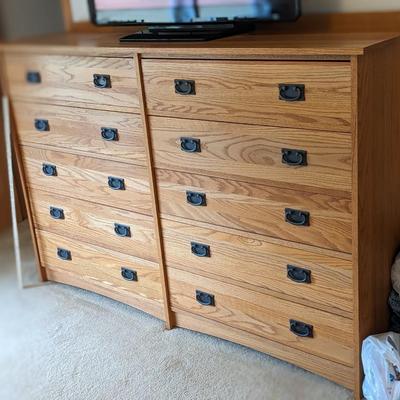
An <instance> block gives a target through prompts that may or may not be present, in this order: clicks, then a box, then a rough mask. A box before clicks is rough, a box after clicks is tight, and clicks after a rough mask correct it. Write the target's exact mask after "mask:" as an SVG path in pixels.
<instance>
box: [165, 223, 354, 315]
mask: <svg viewBox="0 0 400 400" xmlns="http://www.w3.org/2000/svg"><path fill="white" fill-rule="evenodd" d="M162 227H163V234H164V235H163V238H164V248H165V254H166V262H167V264H168V265H169V266H171V267H174V268H178V269H183V270H186V271H188V272H193V273H196V274H200V275H204V276H206V277H213V276H218V277H219V279H220V280H222V281H224V282H230V283H232V284H234V285H239V286H243V287H245V288H251V289H252V290H260V291H261V292H264V293H271V292H273V294H274V295H278V296H282V297H283V298H288V299H291V300H292V301H295V302H299V303H302V304H305V305H308V306H314V307H316V308H320V309H324V310H326V311H328V312H332V313H335V314H340V315H343V316H346V317H349V318H352V316H353V284H352V280H353V268H352V264H351V262H350V261H347V260H343V259H339V258H335V257H332V256H328V255H323V254H318V253H315V252H312V251H306V250H303V249H298V248H295V247H292V248H291V247H287V246H284V245H282V244H275V243H271V242H268V239H267V238H265V239H264V240H262V239H258V240H257V239H255V238H249V237H247V236H241V235H240V234H232V233H227V232H223V231H221V230H217V229H216V228H213V229H211V228H204V227H199V226H192V225H189V224H188V223H186V224H183V223H181V222H175V221H170V220H166V219H164V220H163V221H162ZM193 242H194V243H201V244H205V245H207V246H210V256H209V257H197V256H195V255H194V254H193V253H192V252H191V244H192V243H193ZM288 265H291V266H296V267H297V268H303V269H307V270H308V271H310V275H311V282H310V283H309V284H299V283H295V282H293V281H291V280H290V279H288V276H287V267H288Z"/></svg>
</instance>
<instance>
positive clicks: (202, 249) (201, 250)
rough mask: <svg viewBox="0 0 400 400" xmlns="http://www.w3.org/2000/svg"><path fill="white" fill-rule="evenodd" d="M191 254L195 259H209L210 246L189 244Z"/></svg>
mask: <svg viewBox="0 0 400 400" xmlns="http://www.w3.org/2000/svg"><path fill="white" fill-rule="evenodd" d="M190 246H191V250H192V254H194V255H195V256H197V257H210V246H208V245H207V244H202V243H196V242H192V243H191V244H190Z"/></svg>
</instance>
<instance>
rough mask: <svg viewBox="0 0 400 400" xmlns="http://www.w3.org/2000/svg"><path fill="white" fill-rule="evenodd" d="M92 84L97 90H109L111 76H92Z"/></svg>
mask: <svg viewBox="0 0 400 400" xmlns="http://www.w3.org/2000/svg"><path fill="white" fill-rule="evenodd" d="M93 84H94V86H95V87H96V88H98V89H109V88H111V76H110V75H101V74H94V75H93Z"/></svg>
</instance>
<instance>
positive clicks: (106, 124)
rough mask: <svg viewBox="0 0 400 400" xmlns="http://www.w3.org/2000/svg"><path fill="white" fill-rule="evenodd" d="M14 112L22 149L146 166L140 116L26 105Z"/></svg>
mask: <svg viewBox="0 0 400 400" xmlns="http://www.w3.org/2000/svg"><path fill="white" fill-rule="evenodd" d="M13 108H14V112H15V116H16V125H17V134H18V139H19V142H20V143H21V144H23V145H30V146H36V147H41V148H49V147H55V148H56V149H57V148H58V149H60V150H62V151H68V152H70V153H75V154H87V155H93V156H94V157H98V158H105V159H109V160H114V161H122V162H125V163H132V164H139V165H143V166H145V165H147V164H146V162H147V159H146V150H145V146H144V132H143V126H142V120H141V117H140V116H139V115H136V114H125V113H115V112H104V111H97V110H89V109H82V108H75V107H61V106H52V105H41V104H33V103H24V102H15V103H14V104H13Z"/></svg>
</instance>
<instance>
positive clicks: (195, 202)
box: [186, 192, 207, 207]
mask: <svg viewBox="0 0 400 400" xmlns="http://www.w3.org/2000/svg"><path fill="white" fill-rule="evenodd" d="M186 200H187V202H188V203H189V204H191V205H192V206H196V207H201V206H206V205H207V199H206V195H205V193H198V192H186Z"/></svg>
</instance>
